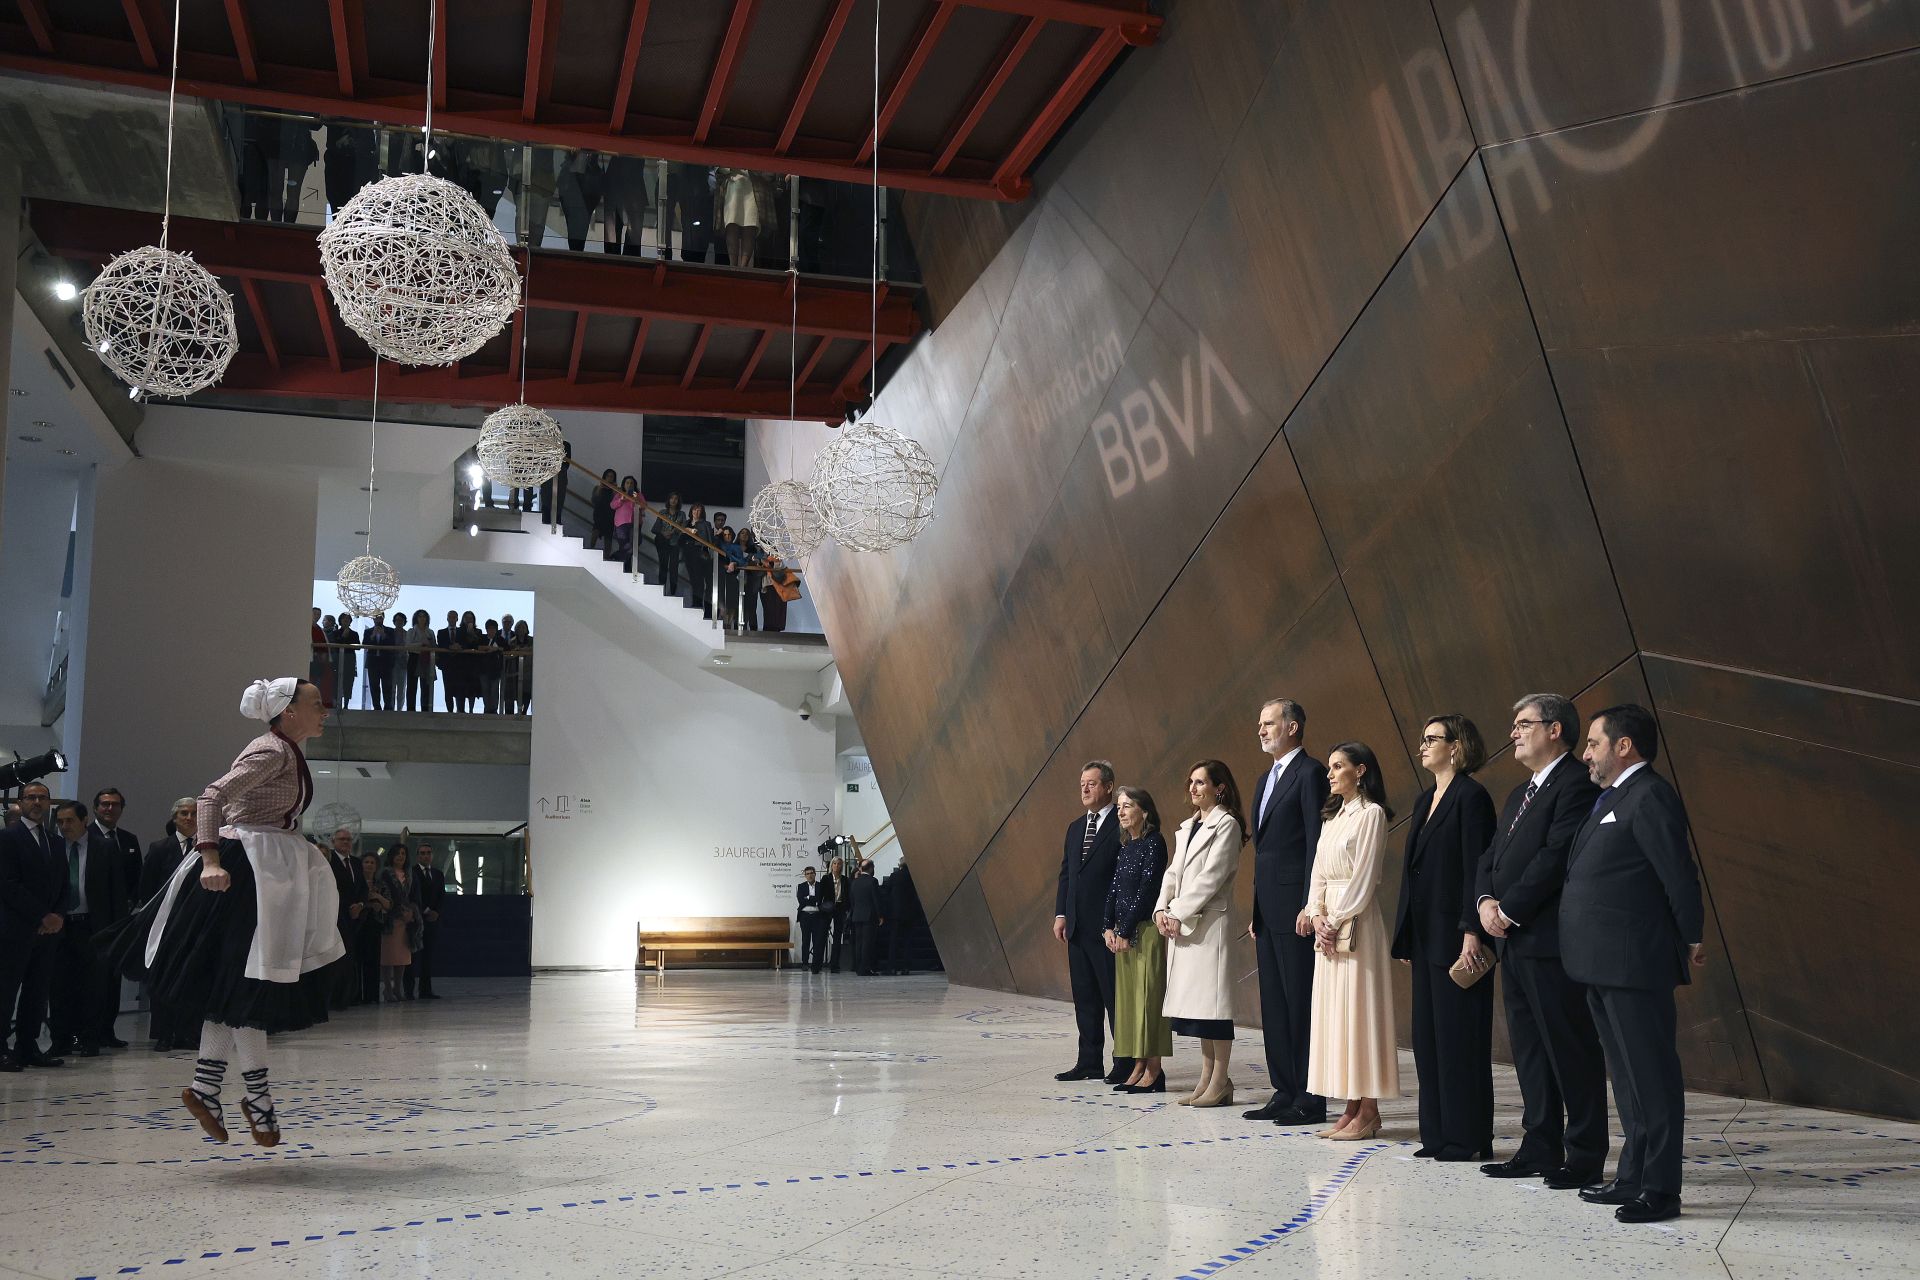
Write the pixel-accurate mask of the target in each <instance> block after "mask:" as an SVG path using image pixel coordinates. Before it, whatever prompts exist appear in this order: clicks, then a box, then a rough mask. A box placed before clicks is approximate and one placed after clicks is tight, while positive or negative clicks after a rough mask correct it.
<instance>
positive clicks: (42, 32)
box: [16, 0, 53, 53]
mask: <svg viewBox="0 0 1920 1280" xmlns="http://www.w3.org/2000/svg"><path fill="white" fill-rule="evenodd" d="M16 2H17V3H18V4H19V6H20V16H21V17H22V18H24V19H26V23H27V34H28V35H31V36H32V37H33V43H34V46H35V47H36V48H38V49H39V50H40V52H42V53H52V52H53V20H52V19H51V18H49V17H47V0H16Z"/></svg>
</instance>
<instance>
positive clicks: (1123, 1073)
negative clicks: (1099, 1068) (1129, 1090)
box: [1105, 1058, 1133, 1084]
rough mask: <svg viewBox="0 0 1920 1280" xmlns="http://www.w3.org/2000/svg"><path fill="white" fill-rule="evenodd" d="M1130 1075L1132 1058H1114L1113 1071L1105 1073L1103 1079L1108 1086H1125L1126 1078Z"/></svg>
mask: <svg viewBox="0 0 1920 1280" xmlns="http://www.w3.org/2000/svg"><path fill="white" fill-rule="evenodd" d="M1132 1074H1133V1059H1132V1058H1115V1059H1114V1060H1113V1070H1111V1071H1109V1072H1107V1074H1106V1077H1105V1078H1106V1082H1107V1083H1108V1084H1125V1083H1126V1082H1127V1078H1128V1077H1129V1076H1131V1075H1132Z"/></svg>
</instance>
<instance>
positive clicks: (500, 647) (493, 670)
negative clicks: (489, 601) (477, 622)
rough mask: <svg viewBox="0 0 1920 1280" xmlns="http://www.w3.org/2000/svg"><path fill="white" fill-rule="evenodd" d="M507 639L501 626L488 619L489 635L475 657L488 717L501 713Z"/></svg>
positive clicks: (484, 706)
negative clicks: (501, 632) (501, 682)
mask: <svg viewBox="0 0 1920 1280" xmlns="http://www.w3.org/2000/svg"><path fill="white" fill-rule="evenodd" d="M504 638H505V637H503V636H502V635H501V634H500V624H499V623H498V622H495V621H494V620H493V619H492V618H488V619H487V634H486V636H485V638H484V639H482V640H481V642H480V645H479V650H478V652H477V653H476V654H475V655H474V659H473V663H474V674H475V675H476V676H477V677H478V678H479V682H480V705H481V707H482V708H483V709H484V710H485V711H486V713H487V714H488V715H490V716H491V715H498V714H499V713H500V681H501V678H502V676H504V675H505V674H506V666H507V655H506V646H505V645H504V644H503V643H502V641H503V640H504Z"/></svg>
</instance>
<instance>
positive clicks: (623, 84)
mask: <svg viewBox="0 0 1920 1280" xmlns="http://www.w3.org/2000/svg"><path fill="white" fill-rule="evenodd" d="M652 5H653V0H633V13H632V15H631V16H630V17H628V19H627V43H626V47H625V49H624V50H623V51H622V52H621V54H620V80H619V82H618V83H617V84H616V85H615V86H614V90H613V119H612V120H611V121H610V122H609V123H608V125H607V132H608V133H611V134H613V135H615V136H618V135H620V134H622V133H625V132H626V131H627V108H628V107H630V106H631V105H633V75H634V72H635V70H637V69H638V67H639V65H640V46H641V44H642V43H643V42H644V41H645V40H646V38H647V10H648V9H649V8H651V7H652Z"/></svg>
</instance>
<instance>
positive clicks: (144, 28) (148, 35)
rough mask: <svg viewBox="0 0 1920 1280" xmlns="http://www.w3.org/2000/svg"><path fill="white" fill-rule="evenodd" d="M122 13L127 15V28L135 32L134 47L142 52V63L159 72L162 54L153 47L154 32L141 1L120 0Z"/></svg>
mask: <svg viewBox="0 0 1920 1280" xmlns="http://www.w3.org/2000/svg"><path fill="white" fill-rule="evenodd" d="M120 11H121V12H122V13H124V14H126V15H127V26H128V27H129V28H131V29H132V31H133V43H134V46H135V47H136V48H137V49H139V50H140V61H141V62H142V63H144V64H145V65H146V66H147V68H148V69H149V70H156V71H157V70H158V69H159V67H160V54H159V51H158V50H156V49H155V48H154V45H153V32H152V30H151V29H150V28H149V27H148V25H147V15H146V14H145V13H143V12H142V11H141V9H140V0H120Z"/></svg>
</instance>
